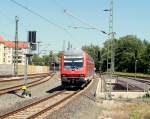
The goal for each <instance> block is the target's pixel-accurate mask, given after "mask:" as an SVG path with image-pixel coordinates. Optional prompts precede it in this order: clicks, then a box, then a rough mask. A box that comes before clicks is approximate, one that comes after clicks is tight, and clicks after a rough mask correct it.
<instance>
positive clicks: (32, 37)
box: [28, 31, 36, 50]
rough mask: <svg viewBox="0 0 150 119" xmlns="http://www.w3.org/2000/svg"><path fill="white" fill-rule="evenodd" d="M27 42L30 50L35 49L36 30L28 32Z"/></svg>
mask: <svg viewBox="0 0 150 119" xmlns="http://www.w3.org/2000/svg"><path fill="white" fill-rule="evenodd" d="M28 42H29V44H30V49H31V50H36V31H29V32H28Z"/></svg>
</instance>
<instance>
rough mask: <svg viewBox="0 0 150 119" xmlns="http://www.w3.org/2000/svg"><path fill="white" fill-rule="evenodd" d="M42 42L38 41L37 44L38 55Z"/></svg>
mask: <svg viewBox="0 0 150 119" xmlns="http://www.w3.org/2000/svg"><path fill="white" fill-rule="evenodd" d="M40 43H42V42H40V41H38V42H37V44H38V56H39V55H40Z"/></svg>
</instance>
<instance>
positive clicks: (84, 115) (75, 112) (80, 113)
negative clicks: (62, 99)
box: [47, 79, 100, 119]
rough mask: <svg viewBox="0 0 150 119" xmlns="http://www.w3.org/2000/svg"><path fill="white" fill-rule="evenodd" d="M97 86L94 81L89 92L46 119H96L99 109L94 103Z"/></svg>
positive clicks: (96, 81)
mask: <svg viewBox="0 0 150 119" xmlns="http://www.w3.org/2000/svg"><path fill="white" fill-rule="evenodd" d="M97 84H98V80H97V79H96V80H95V81H94V85H93V86H92V88H91V89H90V90H89V91H87V92H86V93H84V94H81V95H80V96H79V97H76V98H74V100H73V101H71V102H70V103H68V104H67V105H66V106H64V107H63V108H61V109H60V110H57V111H55V112H53V114H52V115H50V116H48V117H47V119H60V118H61V119H97V118H98V115H99V112H100V108H99V107H98V106H97V103H96V102H95V91H96V87H97Z"/></svg>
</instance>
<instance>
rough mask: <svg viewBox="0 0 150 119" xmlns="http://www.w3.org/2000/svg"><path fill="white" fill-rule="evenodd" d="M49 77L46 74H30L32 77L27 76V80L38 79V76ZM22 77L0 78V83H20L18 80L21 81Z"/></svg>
mask: <svg viewBox="0 0 150 119" xmlns="http://www.w3.org/2000/svg"><path fill="white" fill-rule="evenodd" d="M47 75H49V74H48V73H44V74H36V75H35V74H34V75H33V74H32V75H29V76H28V78H29V79H34V78H38V77H40V76H47ZM23 79H24V77H23V76H22V77H11V78H9V79H8V78H0V83H3V82H10V81H20V80H23Z"/></svg>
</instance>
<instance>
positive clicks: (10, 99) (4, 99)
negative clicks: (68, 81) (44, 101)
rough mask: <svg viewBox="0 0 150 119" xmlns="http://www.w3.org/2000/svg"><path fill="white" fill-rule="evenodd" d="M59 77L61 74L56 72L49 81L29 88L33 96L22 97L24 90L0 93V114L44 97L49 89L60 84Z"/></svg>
mask: <svg viewBox="0 0 150 119" xmlns="http://www.w3.org/2000/svg"><path fill="white" fill-rule="evenodd" d="M59 79H60V78H59V74H56V75H54V76H53V77H52V78H51V79H50V80H49V81H47V82H45V83H43V84H40V85H37V86H34V87H31V88H29V89H28V90H29V91H31V95H32V96H31V97H26V98H22V97H20V95H21V93H22V91H18V92H17V93H12V94H11V93H9V94H4V95H0V115H2V114H3V113H6V112H9V111H11V110H13V109H15V108H17V107H20V106H23V105H25V104H28V103H30V102H32V101H34V100H36V99H39V98H42V97H43V96H46V95H49V93H48V91H49V90H51V89H53V88H55V87H58V86H60V84H61V82H60V80H59Z"/></svg>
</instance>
